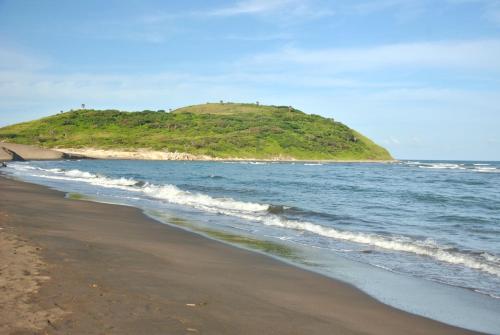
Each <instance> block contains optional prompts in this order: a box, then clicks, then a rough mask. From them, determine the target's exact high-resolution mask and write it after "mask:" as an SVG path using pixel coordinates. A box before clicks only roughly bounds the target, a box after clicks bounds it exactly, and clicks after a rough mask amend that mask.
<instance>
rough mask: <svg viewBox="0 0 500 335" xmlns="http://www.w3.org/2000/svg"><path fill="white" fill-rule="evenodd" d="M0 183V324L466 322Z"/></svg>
mask: <svg viewBox="0 0 500 335" xmlns="http://www.w3.org/2000/svg"><path fill="white" fill-rule="evenodd" d="M0 189H1V190H2V198H1V200H0V228H1V229H0V249H2V252H1V253H0V264H7V263H6V262H7V261H8V262H10V263H14V264H18V265H19V266H17V267H11V268H9V269H8V271H3V270H2V276H1V278H2V280H3V282H4V284H3V285H4V286H5V285H11V286H12V285H14V286H16V287H17V291H12V290H9V292H10V294H0V315H2V316H6V317H4V318H3V320H2V321H3V323H2V325H1V327H2V328H0V330H1V331H2V333H7V334H9V333H23V332H26V333H28V332H29V333H30V334H33V333H35V334H45V333H54V334H59V333H61V334H69V333H73V334H81V333H90V334H95V333H103V332H104V333H113V334H140V333H142V334H165V333H168V334H186V333H194V334H196V333H200V334H270V333H272V334H422V335H423V334H472V333H473V332H470V331H467V330H463V329H460V328H456V327H452V326H448V325H445V324H442V323H439V322H436V321H433V320H429V319H426V318H423V317H419V316H416V315H412V314H409V313H406V312H403V311H399V310H397V309H394V308H392V307H389V306H386V305H384V304H382V303H380V302H378V301H376V300H374V299H372V298H370V297H369V296H367V295H366V294H364V293H362V292H361V291H359V290H357V289H355V288H353V287H352V286H350V285H347V284H344V283H341V282H339V281H335V280H332V279H329V278H326V277H323V276H321V275H317V274H314V273H311V272H308V271H305V270H301V269H298V268H295V267H293V266H290V265H287V264H284V263H282V262H280V261H277V260H275V259H273V258H269V257H267V256H264V255H260V254H256V253H253V252H249V251H246V250H242V249H238V248H235V247H232V246H228V245H226V244H223V243H219V242H216V241H213V240H210V239H207V238H204V237H202V236H199V235H196V234H194V233H191V232H187V231H184V230H181V229H178V228H175V227H171V226H166V225H163V224H159V223H158V222H156V221H154V220H152V219H149V218H147V217H146V216H145V215H143V214H142V212H141V211H140V210H138V209H136V208H133V207H124V206H117V205H109V204H101V203H94V202H88V201H78V200H72V199H66V198H64V193H62V192H58V191H54V190H50V189H48V188H45V187H42V186H38V185H33V184H28V183H24V182H19V181H14V180H11V179H7V178H5V177H2V176H0ZM10 263H9V264H10ZM23 285H24V286H23ZM5 287H7V286H5ZM24 287H26V288H28V289H26V290H25V289H24Z"/></svg>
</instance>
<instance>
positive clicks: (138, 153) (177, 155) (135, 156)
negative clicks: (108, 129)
mask: <svg viewBox="0 0 500 335" xmlns="http://www.w3.org/2000/svg"><path fill="white" fill-rule="evenodd" d="M53 150H56V151H59V152H61V153H63V154H66V155H73V156H77V157H78V156H85V157H86V158H91V159H117V160H120V159H123V160H175V161H217V162H220V161H235V162H298V163H393V162H397V161H398V160H396V159H392V160H352V159H346V160H342V159H338V160H335V159H323V160H322V159H295V158H292V157H286V156H277V157H274V158H269V159H263V158H239V157H228V158H220V157H212V156H208V155H193V154H189V153H185V152H169V151H158V150H150V149H137V150H107V149H96V148H85V149H77V148H54V149H53Z"/></svg>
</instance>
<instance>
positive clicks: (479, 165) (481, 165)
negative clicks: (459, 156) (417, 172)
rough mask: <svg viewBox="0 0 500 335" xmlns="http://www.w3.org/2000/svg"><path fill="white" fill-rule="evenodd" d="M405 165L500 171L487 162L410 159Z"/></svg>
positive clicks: (426, 167) (441, 168)
mask: <svg viewBox="0 0 500 335" xmlns="http://www.w3.org/2000/svg"><path fill="white" fill-rule="evenodd" d="M401 164H403V165H408V166H414V167H415V166H416V167H418V168H420V169H432V170H462V171H471V172H486V173H488V172H489V173H500V169H499V168H497V167H495V166H491V164H486V163H474V164H470V163H467V164H466V163H431V162H418V161H414V162H413V161H410V162H403V163H401Z"/></svg>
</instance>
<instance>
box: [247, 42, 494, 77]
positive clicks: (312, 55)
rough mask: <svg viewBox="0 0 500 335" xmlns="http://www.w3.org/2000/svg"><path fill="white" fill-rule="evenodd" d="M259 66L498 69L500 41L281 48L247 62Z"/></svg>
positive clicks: (333, 68) (366, 68) (351, 68)
mask: <svg viewBox="0 0 500 335" xmlns="http://www.w3.org/2000/svg"><path fill="white" fill-rule="evenodd" d="M247 62H248V63H251V64H258V65H261V66H266V65H267V66H278V65H281V66H283V65H290V64H296V65H302V66H310V67H314V68H320V69H321V70H322V71H325V70H330V71H337V72H349V71H367V70H377V69H387V68H401V67H406V68H409V69H411V68H414V67H420V68H421V67H424V68H428V67H430V68H443V69H456V70H462V69H474V70H481V69H482V70H495V71H498V70H500V40H495V39H492V40H473V41H452V42H422V43H401V44H387V45H379V46H373V47H363V48H329V49H316V50H306V49H300V48H285V49H283V50H280V51H278V52H274V53H267V54H260V55H256V56H252V57H251V58H250V59H247Z"/></svg>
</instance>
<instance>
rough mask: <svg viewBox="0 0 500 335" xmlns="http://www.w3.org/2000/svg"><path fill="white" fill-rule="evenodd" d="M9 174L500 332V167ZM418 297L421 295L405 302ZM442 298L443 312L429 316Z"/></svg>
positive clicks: (89, 165) (70, 168) (93, 166)
mask: <svg viewBox="0 0 500 335" xmlns="http://www.w3.org/2000/svg"><path fill="white" fill-rule="evenodd" d="M6 170H7V172H8V173H10V174H12V175H14V176H17V177H19V178H21V179H25V180H29V181H34V182H37V183H41V184H45V185H48V186H51V187H54V188H57V189H61V190H64V191H67V192H78V193H82V194H85V195H87V196H91V197H93V198H95V199H97V200H101V201H110V202H116V203H124V204H130V205H133V206H138V207H141V208H143V209H144V210H145V211H147V212H148V213H149V214H150V215H153V216H154V217H156V218H158V219H160V220H163V221H165V222H166V223H168V221H169V220H170V219H171V218H173V217H176V218H178V217H180V218H184V219H186V220H189V222H191V223H192V225H198V226H200V227H205V228H206V227H208V228H210V229H214V230H221V231H229V232H231V233H237V234H242V235H246V236H251V237H254V238H258V239H264V240H271V241H277V242H279V243H282V244H286V245H288V246H291V247H292V248H294V249H296V250H297V252H298V253H300V262H298V261H296V262H298V263H300V264H298V265H300V266H306V267H309V268H310V269H312V270H313V271H318V272H321V273H324V274H327V275H331V276H333V277H337V278H341V279H343V280H347V281H349V282H351V283H353V284H354V285H357V286H358V287H361V288H362V289H364V290H365V291H367V292H368V293H370V294H372V295H374V296H375V297H377V298H378V299H380V300H382V301H384V302H387V303H390V304H392V305H395V306H397V307H400V308H403V309H406V310H409V311H412V312H415V313H418V314H422V315H426V316H429V317H433V318H436V319H440V320H443V321H446V322H448V323H453V324H458V325H461V326H464V327H468V328H473V329H479V330H483V331H487V332H493V333H498V332H500V321H495V320H496V319H500V318H498V315H500V163H499V162H443V161H420V162H417V161H405V162H399V163H393V164H376V163H374V164H367V163H363V164H354V163H346V164H340V163H335V164H305V163H270V162H269V163H264V162H164V161H162V162H160V161H116V160H115V161H105V160H84V161H50V162H29V163H12V164H10V165H9V167H8V168H7V169H6ZM292 262H293V260H292ZM370 278H372V280H370ZM384 285H385V286H384ZM396 287H399V293H397V292H396V293H395V291H397V290H396V289H395V288H396ZM414 288H417V291H418V292H419V293H418V294H414V295H413V297H407V298H405V296H408V292H405V291H407V290H412V289H414ZM450 290H451V291H450ZM417 291H416V292H417ZM417 296H423V298H422V299H420V298H417ZM436 296H439V297H440V298H439V301H440V302H441V305H440V306H439V308H437V307H435V306H434V307H432V306H431V307H429V306H423V305H425V302H429V301H432V299H431V298H433V297H434V298H436ZM447 299H448V300H447ZM461 304H462V305H463V306H461ZM442 309H446V310H447V311H444V312H443V311H442ZM471 313H472V315H471ZM495 315H496V317H495ZM458 318H459V319H460V320H458ZM474 320H475V321H474ZM478 320H479V321H478Z"/></svg>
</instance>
